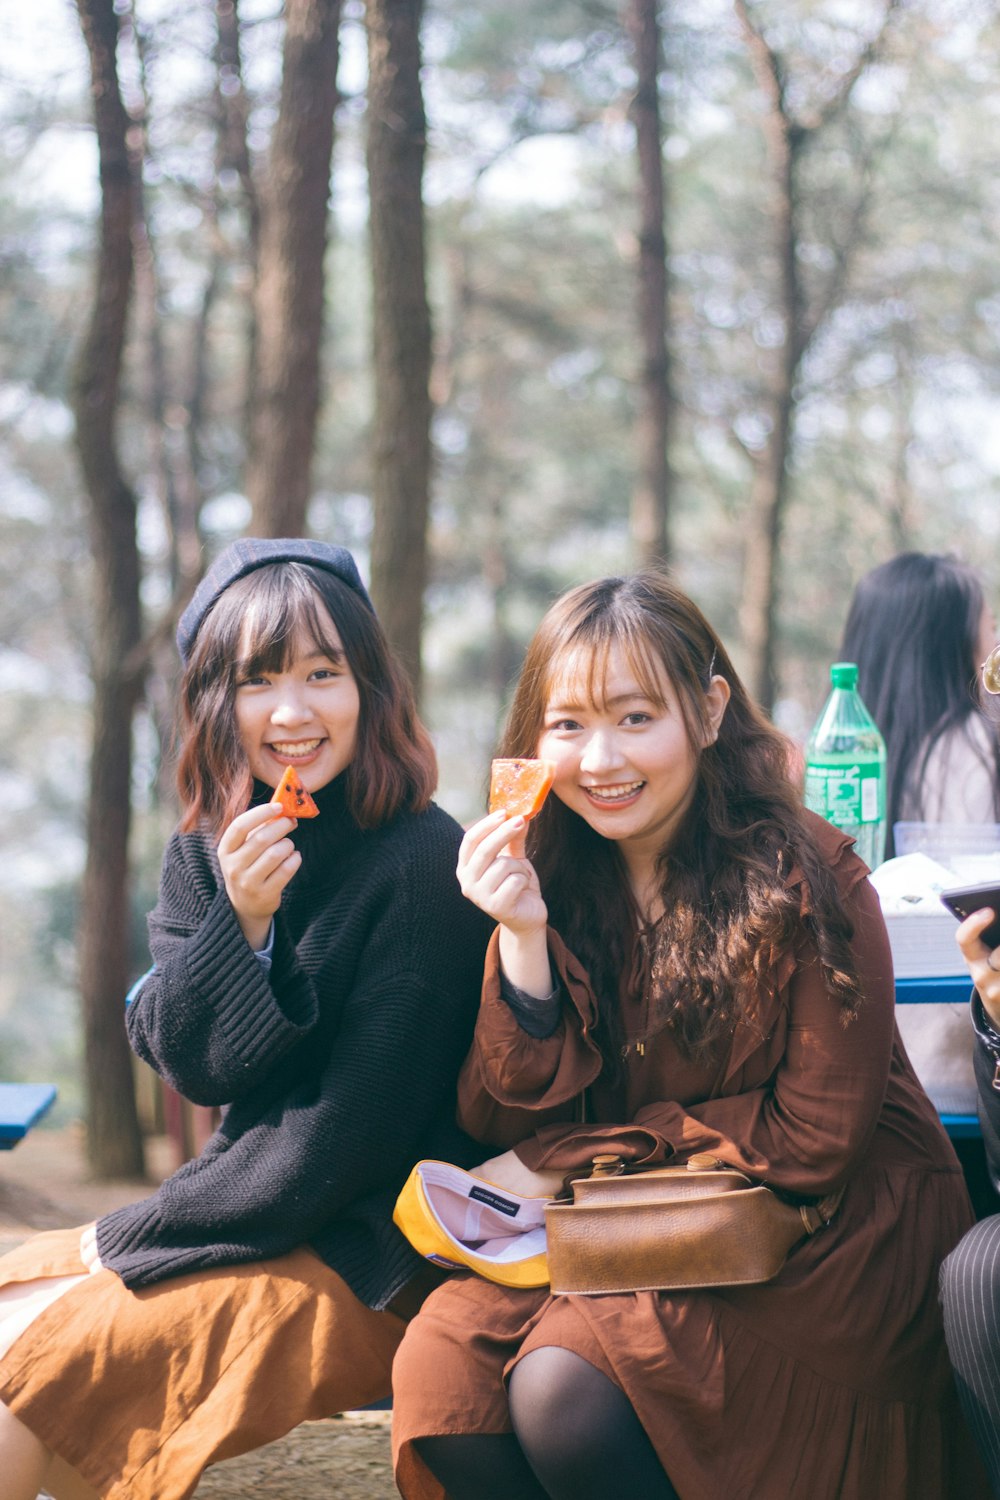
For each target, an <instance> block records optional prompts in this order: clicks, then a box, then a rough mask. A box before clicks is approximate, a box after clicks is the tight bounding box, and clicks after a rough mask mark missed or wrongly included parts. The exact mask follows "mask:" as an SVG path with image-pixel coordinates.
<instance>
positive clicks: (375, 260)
mask: <svg viewBox="0 0 1000 1500" xmlns="http://www.w3.org/2000/svg"><path fill="white" fill-rule="evenodd" d="M422 10H423V4H422V0H367V6H366V15H367V24H368V67H369V84H368V183H369V195H370V201H371V262H372V281H373V342H374V350H373V362H374V378H375V422H374V434H373V482H372V494H373V509H374V527H373V535H372V558H371V583H372V597H373V599H374V601H375V605H376V608H377V609H378V611H379V615H380V618H381V620H382V623H383V625H384V626H385V628H386V632H387V634H388V636H389V639H390V641H391V642H392V644H393V645H394V646H395V648H396V650H397V651H398V652H399V654H400V655H401V657H402V658H403V660H404V662H405V663H406V665H407V667H408V669H409V671H410V673H411V676H412V678H413V681H414V684H415V685H416V688H417V690H418V692H419V688H420V639H421V632H422V626H423V607H424V590H425V588H426V584H427V551H428V547H427V528H428V517H429V509H430V473H431V447H430V420H431V402H430V394H429V381H430V369H431V321H430V312H429V309H428V306H427V291H426V272H425V260H424V213H423V197H422V185H423V169H424V153H425V146H426V139H425V137H426V121H425V117H424V105H423V97H422V94H421V88H420V20H421V14H422Z"/></svg>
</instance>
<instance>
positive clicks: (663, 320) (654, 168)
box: [628, 0, 673, 566]
mask: <svg viewBox="0 0 1000 1500" xmlns="http://www.w3.org/2000/svg"><path fill="white" fill-rule="evenodd" d="M628 29H629V34H630V36H631V39H632V48H633V56H634V60H635V69H636V74H637V85H636V91H635V97H634V99H633V101H632V119H633V122H634V124H635V133H636V151H637V154H638V161H639V208H640V229H639V264H638V316H639V337H640V340H641V344H642V351H643V367H642V391H641V397H640V406H639V413H638V420H637V423H636V446H637V459H638V465H637V469H638V472H637V476H636V483H635V488H634V491H633V496H632V515H631V530H632V546H633V550H634V552H635V554H636V559H637V561H638V563H639V564H640V565H641V566H649V565H655V564H658V563H659V564H662V563H667V562H669V560H670V500H671V488H672V485H671V475H670V459H669V453H670V430H671V419H672V415H673V407H672V400H671V394H670V362H669V354H668V345H667V319H668V313H667V237H666V230H665V190H664V174H663V122H662V118H661V111H660V88H659V79H660V66H661V53H662V38H661V33H660V22H659V16H658V4H657V0H629V4H628Z"/></svg>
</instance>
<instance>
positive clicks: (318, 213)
mask: <svg viewBox="0 0 1000 1500" xmlns="http://www.w3.org/2000/svg"><path fill="white" fill-rule="evenodd" d="M339 25H340V0H287V3H286V5H285V44H284V54H283V65H282V67H283V71H282V81H281V100H280V104H279V107H278V118H277V121H276V122H275V126H274V133H273V136H272V138H271V150H270V155H269V158H268V170H267V173H266V177H265V179H264V181H263V182H262V184H261V189H260V195H259V208H260V227H259V243H258V272H257V285H256V296H255V306H256V320H255V321H256V340H257V342H256V350H255V354H256V368H255V371H254V378H253V382H252V386H253V403H254V405H253V413H252V419H251V439H250V454H249V458H248V462H247V473H246V488H247V494H248V496H249V498H250V504H251V507H252V517H251V530H252V531H253V532H254V533H256V534H257V535H258V536H301V535H302V533H303V532H304V530H305V526H306V512H307V508H308V503H309V492H310V483H311V475H312V460H313V450H314V447H315V442H316V425H317V420H318V417H319V404H320V395H319V393H320V353H321V349H322V340H323V321H324V319H323V311H324V294H325V274H324V273H325V258H326V246H327V233H328V210H327V203H328V199H329V195H330V164H331V159H332V155H333V114H334V108H335V106H336V102H337V62H338V56H339V37H338V32H339Z"/></svg>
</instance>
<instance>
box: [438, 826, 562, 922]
mask: <svg viewBox="0 0 1000 1500" xmlns="http://www.w3.org/2000/svg"><path fill="white" fill-rule="evenodd" d="M526 826H527V825H526V823H525V820H524V818H508V817H507V814H506V813H504V812H495V813H490V814H489V816H488V817H486V818H482V819H480V821H479V822H478V823H473V825H472V827H471V828H470V829H469V831H468V832H467V833H466V835H465V837H464V839H463V840H462V846H461V848H460V849H459V851H458V883H459V885H460V886H461V887H462V895H463V896H467V897H468V899H469V900H470V901H472V902H474V903H475V905H476V906H478V907H480V908H481V909H482V910H483V911H484V912H486V914H487V915H488V916H490V917H492V918H493V920H494V921H495V922H499V923H500V925H501V926H502V927H506V928H507V929H508V930H509V931H510V932H512V933H517V934H519V935H526V934H528V933H532V932H536V931H541V932H544V930H545V924H546V922H547V921H548V911H547V910H546V906H545V902H544V901H543V900H542V893H541V890H540V888H539V885H538V876H537V875H536V874H535V867H534V865H533V864H532V863H531V861H530V860H529V859H528V858H527V857H526V856H524V855H523V854H521V855H518V854H517V853H516V852H514V851H515V850H516V849H518V848H519V847H523V839H524V830H525V827H526ZM510 846H513V847H510Z"/></svg>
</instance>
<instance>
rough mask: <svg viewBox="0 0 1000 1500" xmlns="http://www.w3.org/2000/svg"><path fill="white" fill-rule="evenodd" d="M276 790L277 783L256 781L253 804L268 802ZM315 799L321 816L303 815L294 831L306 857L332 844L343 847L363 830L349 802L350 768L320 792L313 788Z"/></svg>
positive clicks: (298, 847)
mask: <svg viewBox="0 0 1000 1500" xmlns="http://www.w3.org/2000/svg"><path fill="white" fill-rule="evenodd" d="M273 794H274V789H273V787H270V786H268V785H267V784H266V783H265V782H263V781H255V782H254V784H253V806H255V807H256V806H259V805H260V804H261V803H263V802H267V801H269V800H270V798H271V797H272V796H273ZM312 795H313V801H314V802H315V803H316V806H317V807H318V808H319V817H318V818H301V819H300V820H299V825H298V827H297V828H296V829H295V830H294V832H293V833H292V834H291V838H292V839H293V841H294V843H295V846H296V848H297V849H299V850H300V851H301V853H302V857H303V860H305V859H307V858H308V856H309V854H310V853H311V852H313V851H318V850H325V849H329V848H331V847H336V848H340V847H342V846H343V845H344V844H345V843H346V842H347V841H348V840H351V841H353V839H354V838H355V837H360V836H361V835H362V833H363V829H361V828H360V827H359V825H358V823H357V821H356V819H355V817H354V814H353V813H352V812H351V811H350V809H349V808H348V806H347V771H346V770H345V771H342V772H341V773H340V775H339V776H335V777H334V779H333V780H332V781H329V782H327V784H326V786H324V787H321V788H320V790H319V791H318V792H313V794H312Z"/></svg>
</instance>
